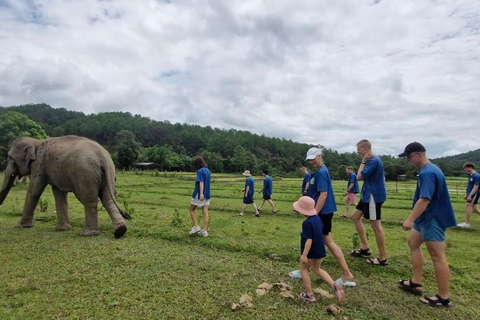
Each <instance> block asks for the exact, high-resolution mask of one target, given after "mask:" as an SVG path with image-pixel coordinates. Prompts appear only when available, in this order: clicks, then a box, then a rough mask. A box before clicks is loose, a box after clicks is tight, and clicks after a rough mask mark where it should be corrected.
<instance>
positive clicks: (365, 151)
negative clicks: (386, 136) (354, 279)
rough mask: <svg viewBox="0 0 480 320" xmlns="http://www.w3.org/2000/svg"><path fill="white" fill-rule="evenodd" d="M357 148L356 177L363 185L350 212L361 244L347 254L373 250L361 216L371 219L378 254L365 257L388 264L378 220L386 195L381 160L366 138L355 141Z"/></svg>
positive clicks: (364, 252) (369, 252)
mask: <svg viewBox="0 0 480 320" xmlns="http://www.w3.org/2000/svg"><path fill="white" fill-rule="evenodd" d="M357 152H358V154H359V155H361V156H362V162H361V163H360V167H359V168H358V173H357V179H359V180H363V186H362V191H361V193H360V202H359V203H358V205H357V207H356V209H355V211H354V212H353V214H352V220H353V222H354V223H355V228H356V229H357V234H358V236H359V237H360V242H361V244H362V247H361V248H360V249H355V250H353V251H352V252H350V255H351V256H353V257H365V256H370V255H371V254H372V252H371V251H370V248H369V247H368V241H367V235H366V233H365V226H364V225H363V222H362V216H363V217H364V218H365V219H366V220H370V225H371V226H372V229H373V233H374V234H375V240H376V241H377V247H378V257H377V258H374V259H371V258H368V259H366V260H365V261H366V262H367V263H368V264H371V265H374V266H386V265H388V259H387V250H386V248H385V234H384V232H383V228H382V221H381V218H382V205H383V203H384V202H385V200H386V199H387V189H386V187H385V175H384V173H383V163H382V160H381V159H380V158H379V157H378V156H376V155H374V154H373V152H372V144H371V143H370V142H369V141H368V140H360V141H359V142H358V143H357Z"/></svg>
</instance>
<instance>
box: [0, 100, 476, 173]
mask: <svg viewBox="0 0 480 320" xmlns="http://www.w3.org/2000/svg"><path fill="white" fill-rule="evenodd" d="M26 128H31V130H32V132H29V131H28V129H26ZM70 134H73V135H79V136H84V137H87V138H90V139H92V140H95V141H97V142H98V143H100V144H102V145H103V146H104V147H106V148H107V150H109V151H110V153H111V154H112V157H113V158H114V160H115V163H116V165H117V167H118V168H120V169H129V168H131V167H132V165H133V164H134V163H135V162H138V161H143V162H155V163H158V164H159V165H160V166H161V170H169V171H173V170H176V171H185V170H187V171H190V170H192V167H191V163H192V158H193V157H195V156H196V155H202V156H203V157H204V158H205V160H206V161H207V163H208V165H209V167H210V169H211V170H212V171H213V172H225V173H232V172H243V170H245V169H249V170H250V171H252V172H253V173H260V172H261V171H262V170H264V169H267V170H269V171H270V172H271V173H272V174H273V175H277V176H295V175H296V176H299V175H300V171H299V170H298V169H299V167H300V166H302V165H304V164H305V162H304V158H305V154H306V151H307V150H308V149H309V148H310V147H312V146H313V145H310V144H306V143H299V142H294V141H292V140H287V139H280V138H275V137H266V136H264V135H257V134H253V133H250V132H247V131H241V130H234V129H230V130H224V129H219V128H212V127H210V126H207V127H201V126H198V125H191V124H185V123H184V124H180V123H175V124H172V123H170V122H169V121H155V120H152V119H150V118H147V117H142V116H140V115H132V114H131V113H129V112H105V113H98V114H89V115H86V114H84V113H82V112H76V111H69V110H66V109H64V108H60V109H56V108H52V107H51V106H49V105H47V104H27V105H21V106H12V107H0V152H1V153H2V154H1V156H2V160H3V159H5V158H6V151H7V150H8V144H9V143H10V142H11V141H12V140H13V138H14V137H17V136H22V135H30V136H34V137H38V138H44V137H46V136H49V137H56V136H62V135H70ZM477 151H478V153H474V154H472V155H470V156H471V157H472V158H473V159H471V160H473V161H474V160H475V159H477V160H479V161H480V149H479V150H477ZM381 158H382V160H383V162H384V165H385V175H386V178H387V179H388V180H396V179H397V177H398V176H400V175H406V177H407V178H410V179H412V178H414V177H415V176H416V175H417V174H418V169H415V168H412V167H411V166H410V165H409V164H408V163H407V162H406V161H405V160H404V159H398V158H396V157H392V156H388V155H387V156H381ZM324 160H325V163H326V164H327V166H328V167H329V170H330V173H331V175H332V177H333V178H334V179H345V178H346V173H345V168H346V167H347V166H352V167H354V168H356V167H357V166H358V164H359V163H360V160H361V158H360V156H358V155H357V154H356V153H339V152H337V151H335V150H332V149H330V148H324ZM461 161H462V160H458V159H449V158H442V159H439V165H440V166H441V168H442V170H443V171H444V172H445V174H446V175H463V170H462V167H461V163H460V162H461ZM462 163H463V162H462ZM1 165H3V163H2V164H1Z"/></svg>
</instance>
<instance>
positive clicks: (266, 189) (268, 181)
mask: <svg viewBox="0 0 480 320" xmlns="http://www.w3.org/2000/svg"><path fill="white" fill-rule="evenodd" d="M272 193H273V186H272V178H270V177H265V179H264V180H263V194H264V195H268V196H271V195H272Z"/></svg>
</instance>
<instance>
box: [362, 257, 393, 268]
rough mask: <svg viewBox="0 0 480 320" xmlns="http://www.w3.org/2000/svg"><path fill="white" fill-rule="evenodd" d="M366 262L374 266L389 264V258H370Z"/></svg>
mask: <svg viewBox="0 0 480 320" xmlns="http://www.w3.org/2000/svg"><path fill="white" fill-rule="evenodd" d="M365 262H366V263H368V264H371V265H372V266H382V267H384V266H388V259H385V260H382V259H380V258H373V259H372V258H368V259H365Z"/></svg>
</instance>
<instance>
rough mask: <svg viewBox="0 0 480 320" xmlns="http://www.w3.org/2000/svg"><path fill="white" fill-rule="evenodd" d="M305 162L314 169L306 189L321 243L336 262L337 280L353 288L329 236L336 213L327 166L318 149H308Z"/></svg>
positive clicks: (353, 284) (336, 246) (341, 258)
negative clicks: (321, 226) (315, 216)
mask: <svg viewBox="0 0 480 320" xmlns="http://www.w3.org/2000/svg"><path fill="white" fill-rule="evenodd" d="M305 160H306V161H308V162H310V163H311V165H312V166H313V168H315V169H316V171H315V173H314V174H313V175H312V178H311V180H310V187H309V188H308V196H309V197H310V198H312V199H313V200H314V201H315V210H316V212H317V213H318V215H319V216H320V220H321V221H322V225H323V230H322V232H323V241H324V243H325V245H326V246H327V247H328V250H330V252H331V253H332V255H333V257H334V258H335V260H337V263H338V265H339V266H340V269H341V270H342V276H341V277H340V279H338V280H337V282H338V283H341V284H342V285H345V286H355V285H356V284H355V282H352V280H353V274H352V272H351V271H350V269H349V268H348V265H347V261H346V260H345V257H344V255H343V252H342V250H341V249H340V247H339V246H338V245H337V244H336V243H335V241H334V240H333V237H332V235H331V232H332V218H333V214H334V212H336V211H337V205H336V203H335V196H334V194H333V188H332V179H331V177H330V172H329V171H328V168H327V166H326V165H325V163H324V162H323V153H322V150H321V149H319V148H310V149H309V150H308V152H307V157H306V159H305ZM289 274H290V276H291V277H293V278H298V277H299V276H298V272H296V271H292V272H290V273H289Z"/></svg>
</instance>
